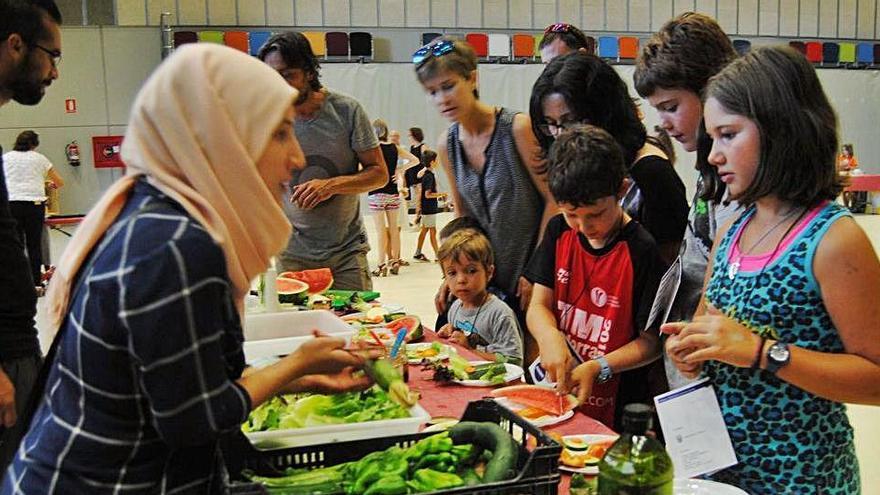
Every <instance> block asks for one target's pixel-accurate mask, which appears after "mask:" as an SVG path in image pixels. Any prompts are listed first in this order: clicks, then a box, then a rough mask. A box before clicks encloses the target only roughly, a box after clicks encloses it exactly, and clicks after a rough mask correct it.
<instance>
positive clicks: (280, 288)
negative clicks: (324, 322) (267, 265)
mask: <svg viewBox="0 0 880 495" xmlns="http://www.w3.org/2000/svg"><path fill="white" fill-rule="evenodd" d="M275 290H276V292H277V293H278V302H280V303H289V304H302V303H303V302H304V301H305V300H306V298H307V297H308V291H309V284H307V283H305V282H302V281H299V280H294V279H292V278H281V277H278V278H277V279H275Z"/></svg>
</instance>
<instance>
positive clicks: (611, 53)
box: [599, 36, 620, 60]
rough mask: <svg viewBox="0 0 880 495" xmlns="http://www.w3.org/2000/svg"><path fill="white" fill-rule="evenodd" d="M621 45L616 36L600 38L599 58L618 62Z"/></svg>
mask: <svg viewBox="0 0 880 495" xmlns="http://www.w3.org/2000/svg"><path fill="white" fill-rule="evenodd" d="M619 53H620V52H619V45H618V44H617V37H616V36H600V37H599V57H600V58H607V59H614V60H617V57H618V56H619Z"/></svg>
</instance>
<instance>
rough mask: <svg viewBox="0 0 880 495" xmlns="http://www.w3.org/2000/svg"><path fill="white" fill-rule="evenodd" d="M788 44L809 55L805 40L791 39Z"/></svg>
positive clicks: (804, 54)
mask: <svg viewBox="0 0 880 495" xmlns="http://www.w3.org/2000/svg"><path fill="white" fill-rule="evenodd" d="M788 46H790V47H791V48H794V49H795V50H797V51H799V52H801V54H803V56H805V57H806V56H807V45H806V44H805V43H804V42H803V41H789V42H788Z"/></svg>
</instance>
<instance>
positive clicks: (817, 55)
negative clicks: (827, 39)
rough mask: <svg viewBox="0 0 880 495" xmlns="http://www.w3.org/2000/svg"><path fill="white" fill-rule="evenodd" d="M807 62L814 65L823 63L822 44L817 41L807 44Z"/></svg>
mask: <svg viewBox="0 0 880 495" xmlns="http://www.w3.org/2000/svg"><path fill="white" fill-rule="evenodd" d="M807 60H809V61H810V62H813V63H814V64H819V63H822V43H819V42H816V41H808V42H807Z"/></svg>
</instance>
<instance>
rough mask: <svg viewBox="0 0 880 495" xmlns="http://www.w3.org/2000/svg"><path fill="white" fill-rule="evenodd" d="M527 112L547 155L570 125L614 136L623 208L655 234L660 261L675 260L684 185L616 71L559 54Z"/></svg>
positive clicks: (683, 219) (585, 57) (589, 58)
mask: <svg viewBox="0 0 880 495" xmlns="http://www.w3.org/2000/svg"><path fill="white" fill-rule="evenodd" d="M529 112H530V114H531V116H532V128H533V129H534V132H535V135H536V136H538V140H539V142H540V144H541V147H542V149H543V150H544V152H545V153H546V152H547V150H549V148H550V145H551V144H552V143H553V141H554V140H555V139H556V137H557V136H558V135H559V134H560V133H561V132H562V131H563V130H564V129H566V128H568V127H570V126H572V125H574V124H580V123H587V124H590V125H594V126H596V127H599V128H602V129H604V130H605V131H607V132H608V133H609V134H611V135H612V136H613V137H614V139H615V140H616V141H617V143H618V144H619V145H620V147H621V148H622V151H623V155H624V159H625V161H626V164H627V173H628V175H629V180H630V181H631V182H630V188H629V190H628V191H627V193H626V196H625V197H624V198H623V200H622V201H623V206H624V209H625V210H626V211H627V213H629V215H630V216H632V217H633V218H635V219H636V220H638V221H639V223H641V224H642V225H644V227H645V228H646V229H647V230H648V232H650V233H651V235H653V236H654V239H655V240H656V241H657V245H658V246H659V247H660V253H661V256H662V257H663V260H664V261H666V262H667V263H669V262H671V261H672V260H673V259H675V256H676V255H677V254H678V247H679V243H680V242H681V237H682V234H683V233H684V228H685V225H686V223H687V211H688V206H687V198H686V196H685V187H684V183H682V181H681V179H680V178H679V177H678V174H676V172H675V169H674V168H673V167H672V164H671V163H670V162H669V157H668V154H667V153H666V152H665V151H664V150H663V148H662V144H661V143H660V141H658V140H657V139H655V138H653V137H649V136H648V133H647V131H646V130H645V126H644V124H642V121H641V120H640V119H639V113H638V109H637V108H636V104H635V102H634V101H633V99H632V98H631V97H630V95H629V91H628V90H627V87H626V84H625V83H624V82H623V80H622V79H621V78H620V76H618V75H617V72H615V70H614V69H613V68H612V67H611V66H610V65H608V64H607V63H606V62H605V61H603V60H602V59H600V58H598V57H596V56H594V55H590V54H587V53H581V52H577V53H570V54H567V55H563V56H561V57H558V58H556V59H554V60H553V61H552V62H550V64H549V65H547V68H546V69H545V70H544V72H543V73H542V74H541V76H540V77H538V80H537V81H536V82H535V85H534V86H533V87H532V96H531V101H530V103H529Z"/></svg>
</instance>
